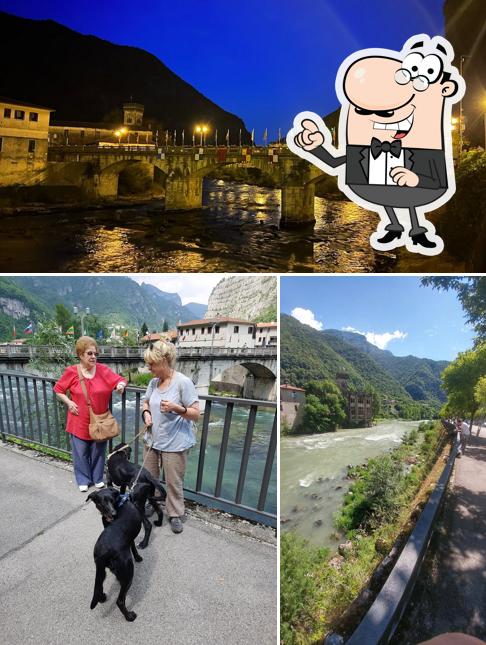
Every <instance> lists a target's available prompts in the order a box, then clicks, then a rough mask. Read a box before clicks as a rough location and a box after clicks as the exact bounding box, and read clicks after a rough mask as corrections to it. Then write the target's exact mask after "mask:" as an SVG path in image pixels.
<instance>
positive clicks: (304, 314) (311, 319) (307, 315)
mask: <svg viewBox="0 0 486 645" xmlns="http://www.w3.org/2000/svg"><path fill="white" fill-rule="evenodd" d="M290 315H291V316H293V317H294V318H297V320H298V321H299V322H301V323H302V324H303V325H309V327H312V328H313V329H317V330H319V331H321V330H322V328H323V326H324V325H323V324H322V323H321V322H319V321H318V320H316V317H315V315H314V312H313V311H311V310H310V309H303V308H302V307H295V309H292V311H291V312H290Z"/></svg>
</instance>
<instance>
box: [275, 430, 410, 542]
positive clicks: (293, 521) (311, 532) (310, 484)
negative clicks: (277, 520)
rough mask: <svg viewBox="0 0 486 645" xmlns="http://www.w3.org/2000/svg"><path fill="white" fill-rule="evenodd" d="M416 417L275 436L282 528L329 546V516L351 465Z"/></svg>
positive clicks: (383, 447)
mask: <svg viewBox="0 0 486 645" xmlns="http://www.w3.org/2000/svg"><path fill="white" fill-rule="evenodd" d="M418 424H419V422H418V421H386V422H382V423H379V424H378V425H377V426H374V427H372V428H359V429H357V428H353V429H348V430H346V429H342V430H338V431H337V432H333V433H327V434H320V435H300V436H297V437H283V438H282V439H281V441H280V515H281V518H282V519H283V524H282V530H294V531H296V532H297V533H299V534H300V535H302V536H303V537H305V538H307V539H308V540H309V541H310V542H311V543H312V544H318V545H321V546H335V545H336V540H335V539H333V538H332V537H331V534H332V533H333V532H334V526H333V516H334V514H335V513H336V511H337V510H338V509H339V508H340V506H341V504H342V501H343V499H344V496H345V494H346V492H347V491H348V489H349V486H350V485H351V483H352V482H351V481H349V480H348V479H346V478H345V477H346V472H347V465H348V464H351V465H353V466H356V465H358V464H361V463H363V462H364V461H366V459H368V458H370V457H376V456H378V455H380V454H383V453H384V452H386V451H387V450H389V449H390V448H393V447H396V446H397V445H399V444H400V443H401V440H402V437H403V435H404V433H405V432H407V431H409V430H411V429H412V428H417V427H418Z"/></svg>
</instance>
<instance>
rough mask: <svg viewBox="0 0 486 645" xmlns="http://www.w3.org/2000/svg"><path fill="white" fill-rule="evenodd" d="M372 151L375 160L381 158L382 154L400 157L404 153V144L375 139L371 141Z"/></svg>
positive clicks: (398, 141) (396, 141)
mask: <svg viewBox="0 0 486 645" xmlns="http://www.w3.org/2000/svg"><path fill="white" fill-rule="evenodd" d="M370 150H371V154H372V155H373V159H376V158H377V157H379V156H380V155H381V153H382V152H391V153H392V155H393V156H394V157H399V156H400V153H401V152H402V142H401V141H400V140H395V141H392V142H391V143H390V142H389V141H380V140H379V139H377V138H376V137H373V138H372V139H371V146H370Z"/></svg>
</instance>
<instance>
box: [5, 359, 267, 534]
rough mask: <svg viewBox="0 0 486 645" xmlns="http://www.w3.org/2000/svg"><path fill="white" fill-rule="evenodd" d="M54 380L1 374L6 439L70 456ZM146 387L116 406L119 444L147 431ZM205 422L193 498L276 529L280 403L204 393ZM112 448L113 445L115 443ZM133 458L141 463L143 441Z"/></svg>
mask: <svg viewBox="0 0 486 645" xmlns="http://www.w3.org/2000/svg"><path fill="white" fill-rule="evenodd" d="M54 383H55V379H52V378H45V377H41V376H33V375H30V374H25V373H21V372H15V371H1V372H0V434H1V436H2V439H3V440H4V441H6V440H7V438H9V437H15V438H18V439H21V440H24V441H26V442H32V443H34V444H38V445H41V446H46V447H48V448H51V449H55V450H57V451H60V452H62V453H65V454H66V455H70V449H71V448H70V440H69V437H70V435H69V434H68V433H66V432H65V431H64V427H65V422H66V409H65V406H64V405H63V404H62V403H60V401H58V399H57V397H56V395H55V393H54V391H53V389H52V388H53V385H54ZM144 392H145V390H144V389H143V388H135V387H131V386H130V387H127V388H126V390H125V392H124V394H123V396H122V397H118V396H117V395H116V394H115V395H114V396H113V398H112V401H111V408H112V411H113V414H114V415H115V417H116V418H117V420H118V422H119V425H120V436H119V437H117V438H116V439H115V440H114V443H115V444H116V443H118V442H129V441H131V440H132V439H133V437H135V435H137V434H138V432H139V431H140V429H141V428H142V427H143V423H142V421H141V418H140V410H141V403H142V396H143V394H144ZM200 401H201V407H203V406H204V411H203V413H202V417H201V418H200V420H199V421H198V423H197V426H198V437H197V444H196V446H195V447H194V448H193V449H192V450H191V451H190V454H189V458H188V466H187V471H186V477H185V488H184V492H185V496H186V499H189V500H191V501H194V502H197V503H200V504H202V505H205V506H211V507H214V508H219V509H221V510H223V511H227V512H229V513H233V514H235V515H237V516H240V517H244V518H246V519H249V520H253V521H257V522H260V523H262V524H266V525H268V526H272V527H276V526H277V483H276V446H277V404H276V402H273V401H256V400H250V399H239V398H229V397H228V398H227V397H217V396H201V397H200ZM109 447H110V449H111V448H112V446H111V443H110V446H109ZM132 457H133V460H134V462H135V463H141V462H142V441H141V440H140V439H138V438H137V439H136V440H135V441H134V443H133V452H132Z"/></svg>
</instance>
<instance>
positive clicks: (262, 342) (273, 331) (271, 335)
mask: <svg viewBox="0 0 486 645" xmlns="http://www.w3.org/2000/svg"><path fill="white" fill-rule="evenodd" d="M256 330H257V331H256V338H255V347H276V346H277V323H276V322H269V323H257V325H256Z"/></svg>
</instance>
